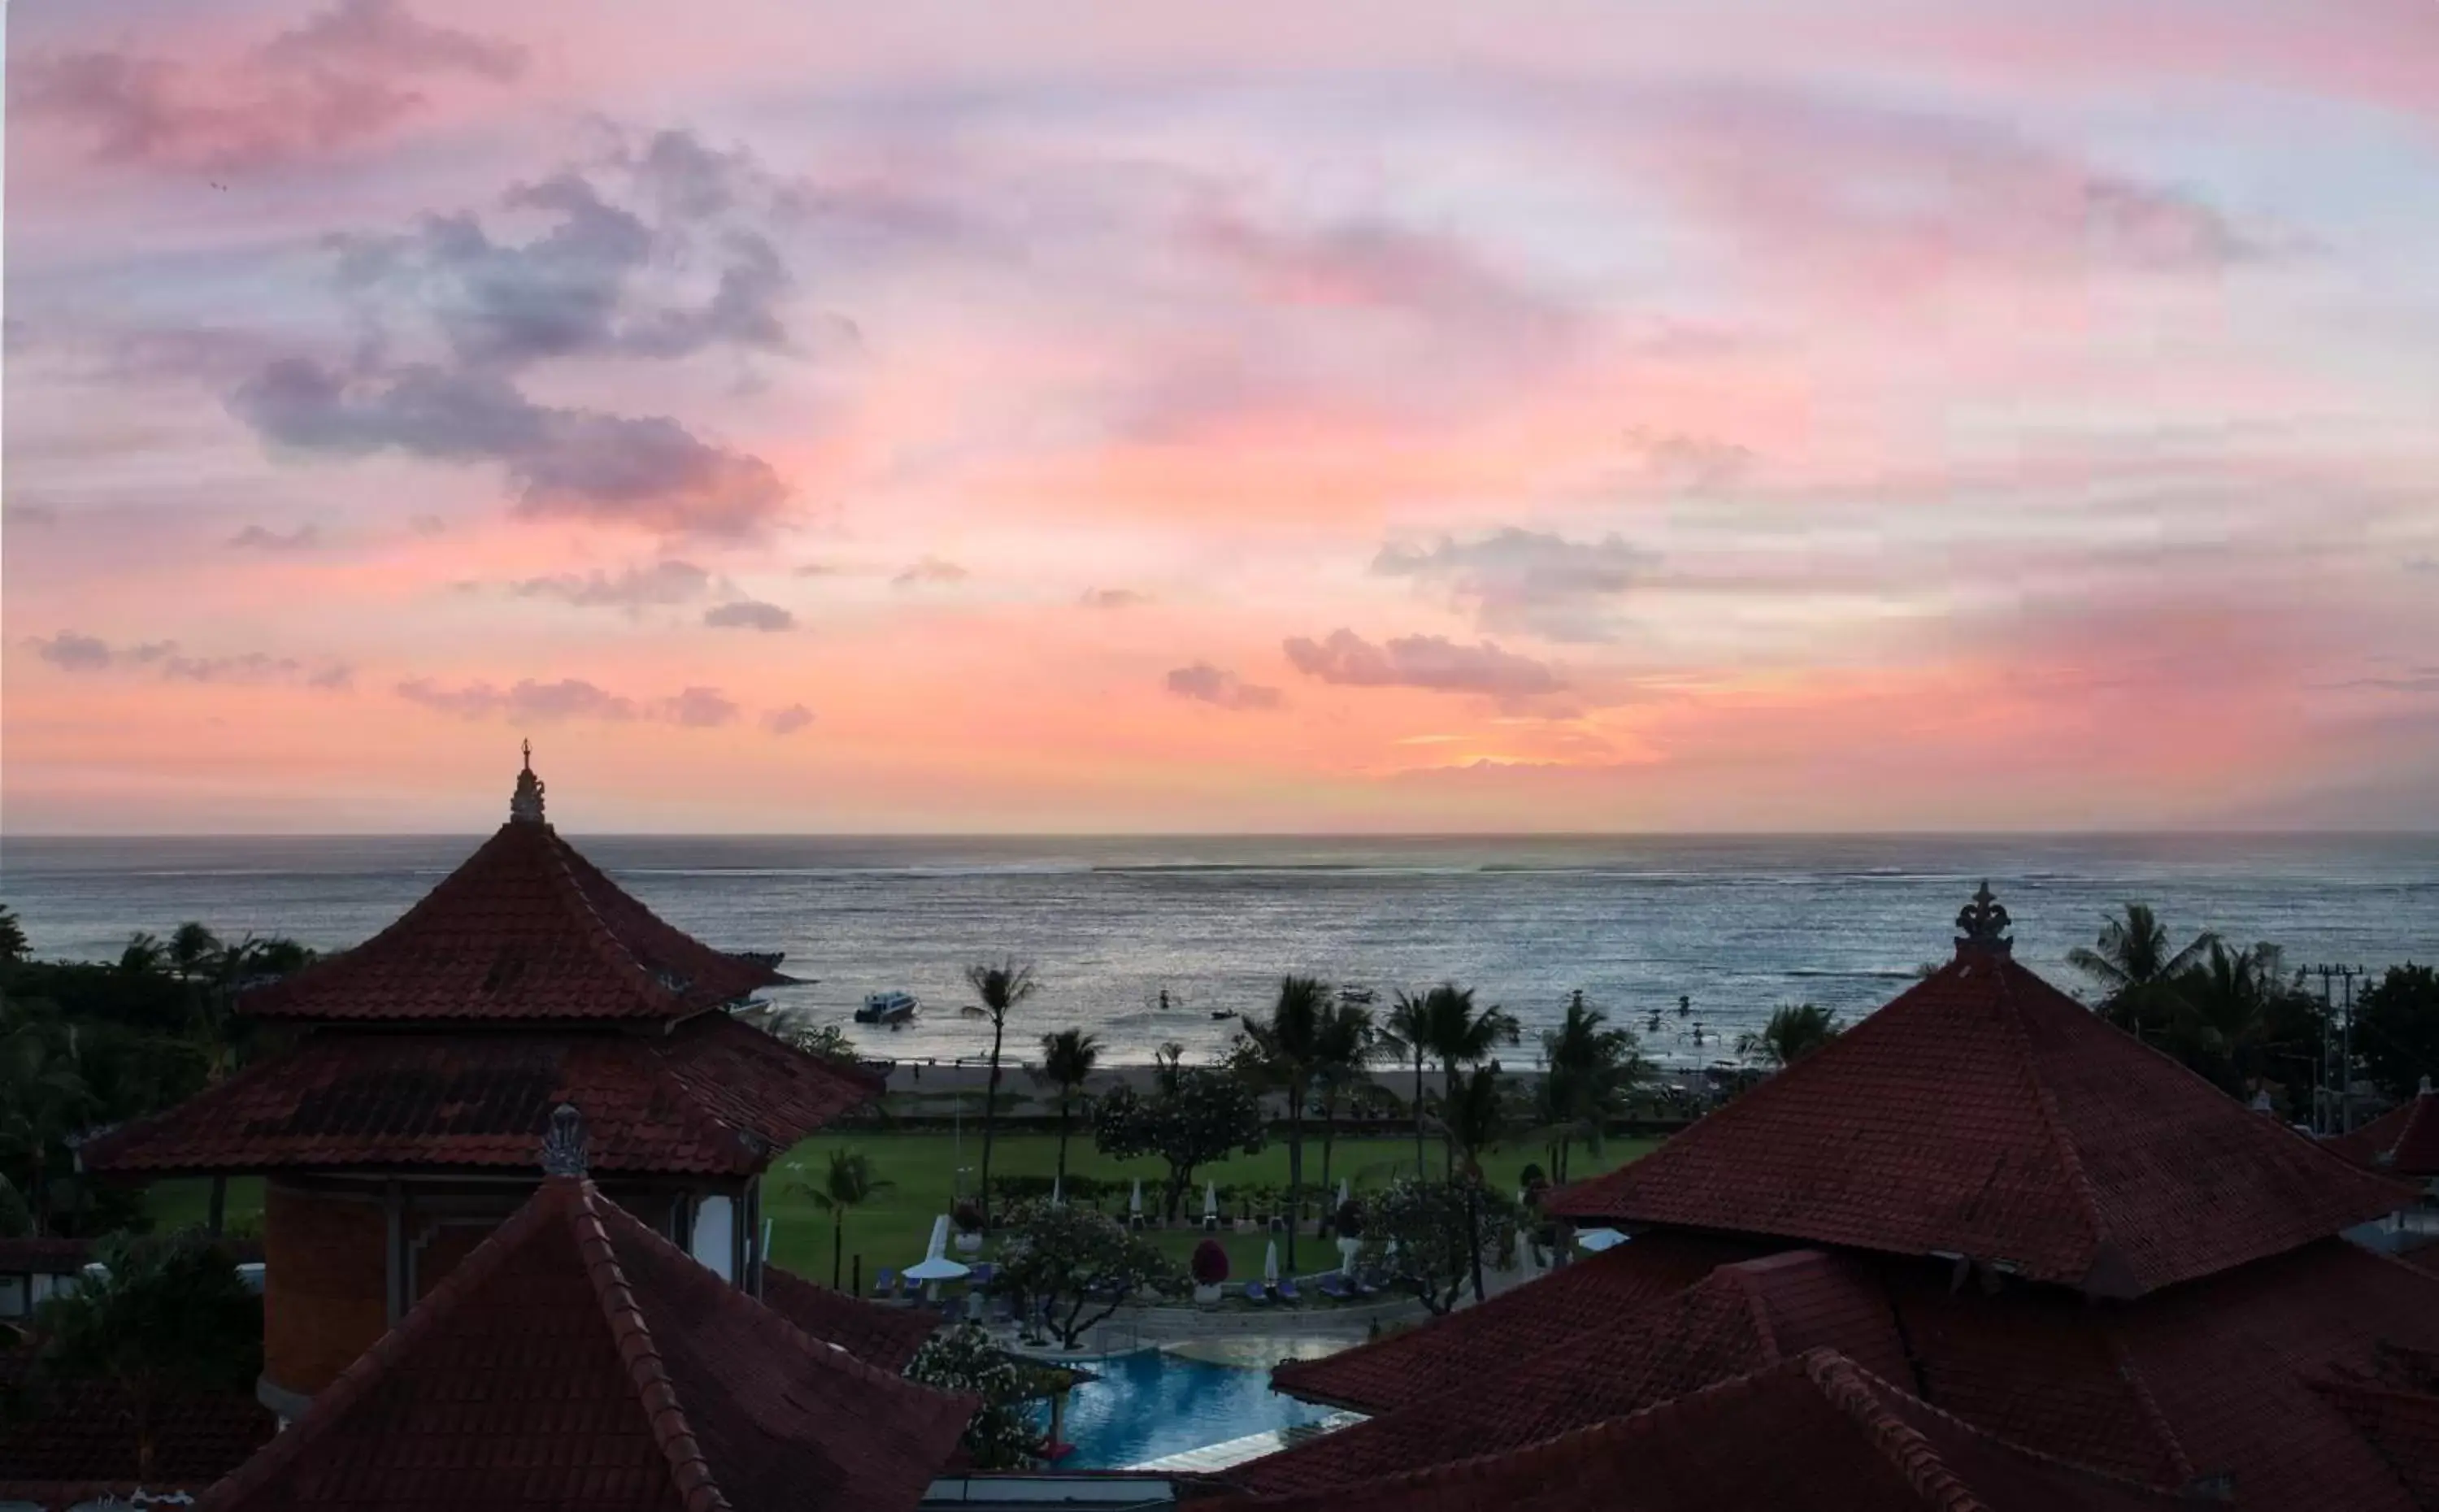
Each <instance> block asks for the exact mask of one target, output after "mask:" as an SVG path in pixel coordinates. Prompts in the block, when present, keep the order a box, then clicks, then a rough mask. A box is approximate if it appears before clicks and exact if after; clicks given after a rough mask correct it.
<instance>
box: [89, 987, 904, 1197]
mask: <svg viewBox="0 0 2439 1512" xmlns="http://www.w3.org/2000/svg"><path fill="white" fill-rule="evenodd" d="M880 1092H881V1088H880V1085H879V1083H878V1082H877V1081H875V1080H874V1079H873V1078H871V1077H869V1076H864V1075H863V1074H862V1073H860V1072H857V1071H853V1070H850V1069H848V1068H846V1067H843V1066H840V1065H837V1064H835V1063H833V1062H831V1061H828V1060H824V1059H822V1058H819V1057H816V1056H810V1055H807V1054H806V1053H804V1052H803V1051H801V1050H798V1049H796V1048H795V1047H794V1046H792V1045H789V1044H786V1043H783V1042H782V1041H778V1040H776V1039H774V1038H773V1037H772V1036H770V1035H768V1034H765V1033H763V1032H762V1031H761V1030H759V1029H757V1028H754V1027H752V1026H750V1025H748V1024H744V1023H739V1022H738V1021H737V1020H735V1019H732V1018H730V1017H729V1016H728V1015H726V1014H724V1013H708V1014H704V1015H703V1016H702V1017H700V1018H697V1019H694V1020H690V1021H688V1022H687V1023H681V1024H679V1025H678V1026H676V1027H675V1028H674V1029H671V1030H670V1031H668V1033H666V1034H664V1033H659V1032H640V1033H638V1032H626V1033H593V1034H569V1033H566V1032H565V1031H564V1030H550V1029H543V1028H541V1027H530V1028H522V1029H498V1030H486V1031H484V1032H481V1033H466V1034H448V1035H436V1034H397V1033H384V1032H380V1031H374V1030H363V1031H354V1030H341V1029H324V1030H320V1031H318V1032H316V1033H314V1034H312V1035H311V1036H309V1037H308V1038H307V1039H306V1040H305V1041H304V1042H303V1043H302V1044H300V1045H298V1046H297V1047H296V1048H295V1049H294V1050H291V1051H289V1052H288V1053H286V1054H285V1055H280V1056H276V1057H274V1058H270V1059H268V1060H262V1061H258V1062H257V1063H255V1064H254V1065H251V1066H249V1067H247V1068H246V1069H245V1070H243V1071H240V1072H239V1073H238V1074H237V1075H236V1076H231V1077H229V1078H228V1079H227V1080H226V1081H223V1082H222V1083H221V1084H220V1085H218V1086H216V1087H208V1088H205V1090H204V1091H202V1092H200V1093H197V1094H195V1095H194V1096H192V1097H189V1098H187V1100H186V1101H185V1102H183V1103H180V1104H179V1105H178V1106H176V1107H175V1108H171V1109H169V1110H168V1111H167V1112H161V1113H157V1114H155V1115H153V1116H152V1117H151V1118H146V1119H142V1120H140V1121H138V1122H135V1123H133V1124H129V1125H127V1126H125V1127H124V1128H121V1129H118V1130H113V1131H112V1132H111V1133H108V1134H105V1135H103V1136H102V1137H100V1138H98V1139H97V1140H94V1141H93V1142H92V1143H90V1144H88V1145H86V1146H85V1147H83V1149H82V1150H81V1151H80V1158H81V1160H82V1162H83V1165H85V1167H86V1168H87V1169H89V1170H94V1171H98V1172H107V1173H111V1174H130V1175H132V1174H157V1173H167V1172H203V1171H218V1172H238V1171H273V1170H293V1169H299V1168H308V1167H310V1168H319V1169H331V1168H345V1167H384V1166H398V1165H418V1166H494V1167H509V1168H513V1169H517V1170H527V1169H530V1168H531V1167H532V1165H533V1151H534V1141H535V1140H537V1139H538V1138H540V1137H541V1136H542V1135H543V1132H544V1130H547V1129H548V1128H549V1125H550V1115H551V1111H552V1110H553V1109H555V1108H557V1107H558V1106H559V1105H560V1104H561V1103H562V1102H572V1103H574V1104H576V1105H577V1106H578V1107H580V1108H582V1109H583V1110H584V1111H585V1116H586V1118H587V1120H588V1122H589V1123H590V1125H591V1128H592V1136H593V1156H592V1160H593V1168H594V1169H595V1170H596V1171H606V1172H612V1173H615V1174H621V1175H625V1174H633V1173H641V1172H710V1173H718V1174H730V1175H751V1174H753V1173H755V1172H757V1171H760V1170H761V1169H763V1168H764V1167H765V1166H766V1165H769V1163H770V1162H771V1160H772V1159H773V1158H774V1156H775V1155H776V1154H777V1153H778V1152H779V1151H781V1150H784V1149H786V1148H787V1147H789V1146H791V1145H793V1144H795V1143H796V1142H797V1141H799V1140H801V1139H804V1138H805V1137H806V1136H808V1135H810V1134H811V1133H813V1132H814V1131H815V1130H819V1129H820V1128H822V1127H823V1126H824V1125H825V1124H827V1123H828V1122H829V1121H830V1120H831V1119H833V1118H835V1117H837V1116H838V1115H839V1114H840V1113H843V1112H846V1111H847V1110H849V1109H851V1108H854V1107H857V1106H859V1105H861V1104H863V1103H865V1102H868V1101H871V1100H872V1099H873V1098H875V1097H877V1096H879V1095H880Z"/></svg>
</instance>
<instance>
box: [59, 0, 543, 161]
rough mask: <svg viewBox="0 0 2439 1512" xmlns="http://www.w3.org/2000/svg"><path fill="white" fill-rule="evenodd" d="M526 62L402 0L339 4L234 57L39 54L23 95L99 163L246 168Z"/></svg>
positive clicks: (514, 51) (294, 156) (520, 54)
mask: <svg viewBox="0 0 2439 1512" xmlns="http://www.w3.org/2000/svg"><path fill="white" fill-rule="evenodd" d="M525 62H526V57H525V50H524V49H523V48H521V47H518V46H515V45H513V44H508V43H505V42H500V41H496V40H494V39H491V38H487V37H479V36H476V35H474V34H473V33H472V32H465V31H457V30H453V29H451V28H448V27H437V26H433V25H431V24H430V23H427V22H423V21H419V20H418V19H416V18H415V17H414V16H413V15H411V14H410V13H408V11H407V10H406V9H405V7H404V6H402V5H400V4H398V3H397V0H340V4H338V5H337V6H335V7H333V8H332V9H329V10H326V11H323V12H322V13H320V14H318V15H316V16H314V17H313V18H312V19H311V20H309V21H307V22H305V23H304V24H303V25H301V26H299V27H294V28H293V29H291V30H289V31H285V32H282V33H280V34H279V35H277V36H276V37H274V38H272V39H271V40H270V41H269V42H267V43H264V44H261V45H259V46H258V47H256V48H254V49H253V50H252V51H250V52H248V53H246V54H244V55H243V56H242V57H240V58H239V59H238V60H237V61H236V62H234V63H232V64H228V65H224V66H222V67H218V68H213V69H209V70H205V69H201V68H190V67H188V66H187V65H186V64H184V63H181V62H170V61H169V60H166V59H161V58H151V57H141V56H137V55H135V54H134V53H128V52H77V53H67V54H61V55H56V56H48V57H36V58H33V59H30V60H28V61H27V62H25V63H24V64H22V65H21V66H23V68H24V70H25V79H24V80H23V82H22V83H19V84H18V87H17V88H16V89H14V90H12V91H11V93H12V94H13V95H14V96H15V97H16V101H15V102H16V103H18V104H19V105H20V106H21V108H23V109H26V110H28V111H31V112H35V113H39V114H41V115H45V116H50V117H52V118H54V119H57V120H61V121H64V122H67V123H69V124H70V125H72V126H75V127H77V128H80V130H81V131H82V133H84V135H85V137H86V139H87V141H88V143H89V145H90V151H91V152H92V155H93V156H94V158H95V159H97V160H98V161H101V162H108V163H132V164H138V165H142V166H144V167H148V168H159V169H201V170H205V171H211V172H219V173H234V172H237V171H239V170H243V169H268V168H275V167H277V166H279V165H282V164H285V163H289V162H294V161H298V160H302V159H305V158H310V157H317V156H323V155H327V154H329V153H331V152H333V151H339V150H342V149H345V148H348V147H352V146H354V145H356V144H358V143H360V142H363V141H365V140H367V139H370V138H373V137H378V136H380V135H382V134H383V133H386V132H388V131H389V130H390V128H392V127H393V126H395V125H397V124H398V123H399V122H401V121H402V120H404V119H405V118H406V117H408V116H413V115H414V114H416V113H417V112H418V111H420V110H422V109H423V108H424V107H425V106H426V105H427V103H428V100H427V99H426V98H425V96H424V94H423V93H422V92H421V91H420V90H419V89H418V88H416V87H414V81H415V80H419V79H427V78H438V77H443V76H450V75H455V76H460V77H466V78H472V79H475V80H482V81H485V82H489V83H493V84H502V83H507V82H508V81H510V80H514V79H516V78H517V77H518V76H519V75H521V74H522V73H523V72H524V71H525Z"/></svg>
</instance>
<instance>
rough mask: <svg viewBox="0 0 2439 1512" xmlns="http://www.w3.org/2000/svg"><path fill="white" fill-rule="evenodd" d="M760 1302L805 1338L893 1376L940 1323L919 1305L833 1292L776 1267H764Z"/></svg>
mask: <svg viewBox="0 0 2439 1512" xmlns="http://www.w3.org/2000/svg"><path fill="white" fill-rule="evenodd" d="M762 1305H763V1306H764V1307H769V1308H770V1309H771V1310H772V1311H774V1312H775V1313H777V1314H779V1316H781V1317H783V1318H785V1319H787V1320H788V1321H789V1322H790V1323H792V1324H794V1325H796V1326H797V1327H799V1328H801V1329H803V1330H804V1331H805V1333H806V1334H807V1336H809V1337H810V1338H814V1339H819V1340H821V1341H822V1342H823V1343H831V1344H836V1345H838V1346H839V1347H840V1348H841V1349H844V1350H846V1352H847V1353H848V1354H851V1355H853V1356H855V1358H856V1359H858V1360H861V1361H863V1362H864V1363H865V1364H867V1365H870V1366H872V1367H873V1368H874V1369H875V1370H885V1371H888V1372H890V1373H891V1374H893V1375H894V1374H896V1373H898V1372H899V1371H902V1370H904V1369H905V1368H906V1364H907V1361H911V1360H913V1359H914V1358H915V1351H916V1350H917V1349H919V1348H921V1347H922V1346H923V1341H924V1340H926V1339H929V1338H931V1337H932V1334H933V1332H934V1330H935V1328H936V1327H937V1326H938V1325H939V1321H940V1320H939V1315H938V1314H936V1313H933V1312H928V1311H926V1310H924V1309H922V1308H920V1307H890V1306H887V1305H886V1304H883V1303H879V1302H867V1301H865V1300H864V1299H863V1298H862V1297H852V1296H849V1295H847V1294H846V1292H844V1291H834V1290H831V1289H829V1288H828V1287H826V1286H821V1285H819V1284H817V1283H815V1282H811V1281H808V1280H806V1279H805V1278H804V1277H803V1276H800V1275H797V1274H796V1273H795V1272H792V1271H783V1270H781V1269H779V1268H778V1267H777V1266H775V1265H773V1266H765V1267H763V1270H762Z"/></svg>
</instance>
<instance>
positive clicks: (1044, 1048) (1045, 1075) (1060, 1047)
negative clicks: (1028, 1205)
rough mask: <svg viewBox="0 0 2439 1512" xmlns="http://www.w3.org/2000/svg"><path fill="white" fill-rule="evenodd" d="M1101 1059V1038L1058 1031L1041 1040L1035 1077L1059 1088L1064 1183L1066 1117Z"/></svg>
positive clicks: (1063, 1178) (1064, 1176)
mask: <svg viewBox="0 0 2439 1512" xmlns="http://www.w3.org/2000/svg"><path fill="white" fill-rule="evenodd" d="M1100 1059H1101V1039H1100V1036H1098V1035H1095V1034H1091V1033H1088V1032H1086V1031H1085V1030H1082V1029H1061V1030H1059V1032H1058V1033H1057V1034H1045V1035H1043V1036H1042V1037H1041V1071H1039V1072H1037V1073H1036V1074H1035V1075H1036V1076H1038V1077H1039V1078H1040V1079H1041V1080H1042V1081H1046V1082H1048V1083H1050V1084H1051V1085H1052V1086H1055V1087H1057V1088H1058V1089H1059V1183H1060V1184H1061V1185H1064V1184H1065V1183H1066V1181H1067V1115H1068V1112H1069V1111H1070V1110H1071V1109H1072V1108H1073V1107H1074V1105H1075V1101H1076V1099H1077V1097H1079V1096H1081V1095H1082V1094H1083V1092H1084V1081H1085V1078H1086V1077H1088V1076H1092V1074H1093V1068H1094V1066H1095V1065H1097V1064H1099V1062H1100Z"/></svg>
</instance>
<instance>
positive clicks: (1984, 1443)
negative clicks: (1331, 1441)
mask: <svg viewBox="0 0 2439 1512" xmlns="http://www.w3.org/2000/svg"><path fill="white" fill-rule="evenodd" d="M1349 1432H1351V1430H1350V1431H1349ZM2176 1504H2178V1503H2177V1500H2176V1499H2175V1498H2173V1497H2171V1496H2169V1495H2167V1494H2166V1493H2164V1492H2163V1491H2159V1490H2155V1489H2151V1488H2147V1487H2144V1486H2139V1485H2132V1484H2130V1483H2127V1482H2124V1481H2119V1480H2115V1479H2111V1478H2109V1477H2106V1476H2101V1475H2097V1474H2094V1473H2092V1472H2091V1471H2088V1470H2085V1469H2082V1468H2077V1467H2074V1466H2069V1465H2065V1464H2062V1463H2060V1462H2057V1461H2055V1460H2052V1459H2048V1458H2046V1457H2044V1456H2041V1455H2038V1454H2035V1453H2032V1452H2030V1451H2027V1450H2022V1449H2021V1448H2018V1447H2016V1446H2013V1445H2008V1444H2005V1443H2003V1442H2000V1441H1999V1440H1996V1439H1994V1438H1992V1437H1990V1436H1989V1435H1987V1434H1985V1433H1982V1432H1978V1431H1976V1430H1974V1429H1972V1428H1970V1427H1968V1426H1967V1425H1966V1424H1964V1423H1962V1422H1960V1421H1958V1420H1957V1419H1955V1418H1953V1417H1951V1416H1949V1415H1948V1414H1943V1413H1940V1412H1937V1411H1935V1410H1933V1409H1932V1408H1930V1407H1928V1406H1926V1405H1925V1404H1923V1403H1922V1402H1920V1401H1918V1400H1915V1399H1914V1398H1913V1397H1911V1396H1907V1395H1906V1394H1905V1393H1904V1392H1903V1391H1901V1390H1899V1389H1897V1388H1896V1387H1893V1386H1891V1385H1889V1384H1888V1383H1886V1382H1885V1381H1883V1380H1880V1379H1876V1378H1875V1377H1873V1376H1872V1375H1871V1374H1870V1373H1868V1372H1866V1371H1863V1370H1861V1369H1860V1368H1858V1367H1857V1366H1856V1365H1854V1364H1853V1363H1852V1362H1851V1361H1847V1360H1845V1359H1844V1358H1843V1357H1842V1356H1840V1355H1838V1354H1836V1353H1835V1352H1833V1351H1829V1350H1815V1351H1811V1352H1808V1353H1807V1354H1804V1355H1802V1356H1799V1357H1797V1358H1795V1359H1792V1360H1788V1361H1778V1362H1776V1363H1773V1364H1771V1365H1767V1366H1764V1367H1761V1368H1759V1369H1757V1370H1754V1371H1751V1372H1748V1373H1745V1374H1741V1375H1738V1376H1736V1377H1733V1378H1731V1379H1726V1380H1722V1381H1719V1382H1717V1383H1714V1384H1712V1385H1710V1386H1707V1387H1704V1388H1702V1389H1700V1390H1697V1391H1693V1392H1690V1393H1688V1394H1686V1395H1684V1396H1679V1397H1677V1398H1675V1399H1673V1400H1670V1401H1667V1402H1665V1403H1662V1404H1659V1405H1656V1406H1653V1407H1650V1408H1647V1409H1646V1410H1644V1411H1641V1412H1638V1413H1635V1414H1630V1415H1627V1416H1623V1417H1618V1418H1614V1419H1611V1420H1610V1421H1607V1422H1604V1423H1601V1424H1599V1425H1597V1426H1594V1427H1591V1428H1588V1429H1581V1430H1578V1431H1576V1432H1570V1433H1566V1434H1563V1435H1561V1436H1558V1437H1555V1438H1551V1439H1548V1440H1545V1441H1543V1442H1541V1443H1540V1444H1538V1445H1535V1446H1532V1447H1528V1448H1524V1449H1522V1450H1508V1451H1506V1452H1504V1453H1500V1454H1495V1455H1490V1456H1487V1457H1479V1458H1471V1459H1466V1460H1462V1461H1456V1462H1451V1463H1445V1464H1440V1465H1435V1466H1433V1467H1430V1468H1422V1469H1416V1470H1409V1471H1406V1472H1403V1473H1391V1474H1388V1475H1385V1476H1381V1477H1376V1478H1374V1479H1373V1480H1371V1481H1369V1482H1368V1483H1364V1484H1359V1485H1344V1486H1333V1487H1331V1488H1329V1489H1326V1490H1320V1491H1308V1492H1302V1493H1291V1494H1288V1495H1284V1496H1276V1497H1270V1498H1247V1499H1243V1500H1239V1501H1234V1502H1223V1503H1217V1504H1216V1506H1215V1512H1220V1509H1221V1508H1225V1509H1227V1512H1239V1509H1243V1512H1251V1509H1254V1508H1263V1509H1266V1512H1391V1509H1397V1512H1473V1509H1476V1508H1482V1507H1497V1508H1500V1509H1501V1512H1777V1509H1780V1508H1786V1507H1804V1508H1807V1512H1922V1509H1925V1508H1935V1509H1938V1512H1971V1509H1988V1512H2132V1509H2135V1508H2150V1507H2162V1506H2171V1505H2176Z"/></svg>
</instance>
